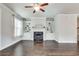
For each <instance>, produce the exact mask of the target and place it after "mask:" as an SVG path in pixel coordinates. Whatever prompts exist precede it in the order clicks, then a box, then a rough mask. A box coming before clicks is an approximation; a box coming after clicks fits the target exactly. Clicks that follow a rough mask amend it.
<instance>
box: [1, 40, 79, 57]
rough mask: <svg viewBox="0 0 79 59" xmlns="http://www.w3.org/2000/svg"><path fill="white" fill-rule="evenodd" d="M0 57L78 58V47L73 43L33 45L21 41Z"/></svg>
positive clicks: (49, 42)
mask: <svg viewBox="0 0 79 59" xmlns="http://www.w3.org/2000/svg"><path fill="white" fill-rule="evenodd" d="M0 55H1V56H79V45H78V44H75V43H57V42H55V41H51V40H49V41H45V42H43V43H38V44H37V43H34V42H33V41H28V40H25V41H24V40H23V41H21V42H19V43H17V44H15V45H13V46H11V47H8V48H6V49H4V50H2V51H0Z"/></svg>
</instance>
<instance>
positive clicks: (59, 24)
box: [55, 14, 77, 43]
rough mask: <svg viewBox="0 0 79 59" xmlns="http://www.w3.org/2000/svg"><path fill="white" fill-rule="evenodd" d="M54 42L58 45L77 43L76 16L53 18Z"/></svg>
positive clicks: (64, 15) (65, 15)
mask: <svg viewBox="0 0 79 59" xmlns="http://www.w3.org/2000/svg"><path fill="white" fill-rule="evenodd" d="M55 32H56V34H55V35H56V40H57V41H58V42H59V43H76V42H77V15H76V14H59V15H57V16H56V17H55Z"/></svg>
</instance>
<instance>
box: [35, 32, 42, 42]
mask: <svg viewBox="0 0 79 59" xmlns="http://www.w3.org/2000/svg"><path fill="white" fill-rule="evenodd" d="M34 42H35V43H42V42H43V32H34Z"/></svg>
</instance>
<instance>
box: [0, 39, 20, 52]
mask: <svg viewBox="0 0 79 59" xmlns="http://www.w3.org/2000/svg"><path fill="white" fill-rule="evenodd" d="M20 41H21V40H16V41H14V42H12V43H10V44H8V45H5V46H4V47H2V48H1V49H0V51H1V50H3V49H5V48H7V47H9V46H12V45H14V44H16V43H18V42H20Z"/></svg>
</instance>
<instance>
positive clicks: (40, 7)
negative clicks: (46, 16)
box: [25, 3, 48, 13]
mask: <svg viewBox="0 0 79 59" xmlns="http://www.w3.org/2000/svg"><path fill="white" fill-rule="evenodd" d="M47 5H48V3H43V4H40V3H34V4H33V6H25V8H34V11H33V13H35V12H36V11H39V10H40V11H42V12H45V10H44V6H47Z"/></svg>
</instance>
